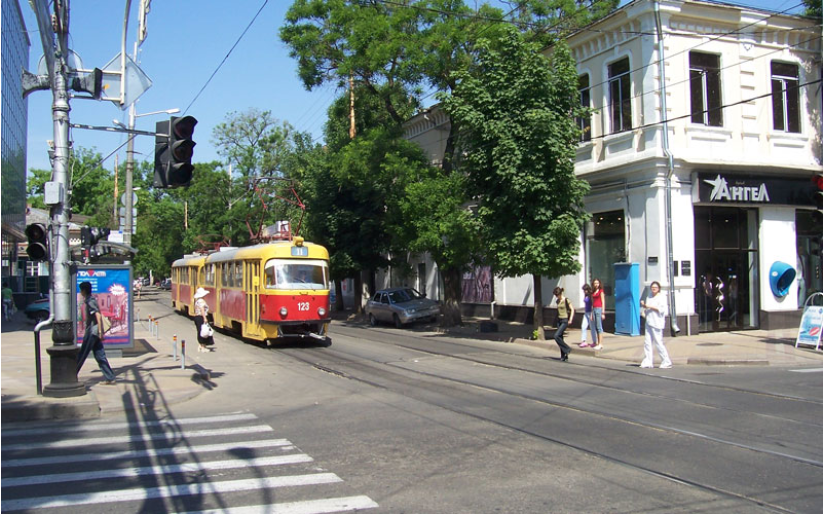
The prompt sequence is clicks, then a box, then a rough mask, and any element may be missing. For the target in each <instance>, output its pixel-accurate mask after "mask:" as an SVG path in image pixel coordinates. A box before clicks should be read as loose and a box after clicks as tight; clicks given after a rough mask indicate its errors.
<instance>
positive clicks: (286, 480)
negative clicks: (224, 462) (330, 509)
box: [0, 473, 343, 511]
mask: <svg viewBox="0 0 823 514" xmlns="http://www.w3.org/2000/svg"><path fill="white" fill-rule="evenodd" d="M342 481H343V480H342V479H341V478H340V477H338V476H337V475H335V474H334V473H316V474H311V475H293V476H283V477H263V478H252V479H248V480H229V481H224V482H202V483H196V484H182V485H173V486H162V487H149V488H140V489H120V490H114V491H103V492H99V493H85V494H69V495H60V496H43V497H40V498H26V499H21V500H2V501H0V510H4V511H9V510H23V509H44V508H54V507H72V506H76V505H90V504H99V503H114V502H126V501H145V500H152V499H158V498H169V497H175V496H187V495H200V496H202V495H204V494H209V493H212V494H218V493H231V492H237V491H252V490H255V489H263V488H267V487H271V488H274V487H295V486H303V485H317V484H331V483H336V482H342ZM113 510H114V511H116V510H118V509H117V507H114V508H113Z"/></svg>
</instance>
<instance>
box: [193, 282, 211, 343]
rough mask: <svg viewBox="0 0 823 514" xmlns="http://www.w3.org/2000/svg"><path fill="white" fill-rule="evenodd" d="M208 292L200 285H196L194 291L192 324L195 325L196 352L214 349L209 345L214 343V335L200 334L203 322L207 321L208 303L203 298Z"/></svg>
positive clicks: (206, 322)
mask: <svg viewBox="0 0 823 514" xmlns="http://www.w3.org/2000/svg"><path fill="white" fill-rule="evenodd" d="M208 294H209V292H208V291H206V290H205V289H203V288H202V287H198V288H197V291H196V292H195V293H194V300H195V302H194V325H195V326H196V327H197V342H198V343H199V346H198V347H197V351H198V352H211V351H214V349H213V348H211V346H213V345H214V336H213V335H211V336H209V337H203V336H202V330H203V324H208V323H209V304H208V303H206V300H205V298H206V295H208Z"/></svg>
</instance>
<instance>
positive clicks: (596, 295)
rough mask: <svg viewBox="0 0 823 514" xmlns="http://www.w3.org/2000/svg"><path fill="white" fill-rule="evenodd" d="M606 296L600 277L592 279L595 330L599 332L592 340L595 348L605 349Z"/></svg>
mask: <svg viewBox="0 0 823 514" xmlns="http://www.w3.org/2000/svg"><path fill="white" fill-rule="evenodd" d="M605 296H606V295H605V293H603V284H602V283H601V282H600V279H599V278H596V279H594V280H592V320H593V321H594V323H595V332H597V340H596V341H592V343H594V349H595V350H602V349H603V320H604V319H606V314H605V313H604V312H603V303H604V299H605Z"/></svg>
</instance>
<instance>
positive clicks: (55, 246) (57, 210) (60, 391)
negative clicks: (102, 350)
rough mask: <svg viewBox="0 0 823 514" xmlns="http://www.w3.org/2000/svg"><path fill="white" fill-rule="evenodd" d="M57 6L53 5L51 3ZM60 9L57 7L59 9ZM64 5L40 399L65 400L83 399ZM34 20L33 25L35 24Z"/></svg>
mask: <svg viewBox="0 0 823 514" xmlns="http://www.w3.org/2000/svg"><path fill="white" fill-rule="evenodd" d="M55 5H57V4H55ZM61 5H62V4H61ZM65 9H67V7H66V5H62V7H55V19H56V20H58V22H57V23H55V26H57V27H58V33H57V42H58V45H57V51H56V52H55V51H54V49H53V48H44V49H43V50H44V52H46V53H48V52H52V53H53V54H54V69H53V74H52V88H51V90H52V94H53V102H52V120H53V121H54V159H53V161H52V182H55V183H56V184H57V187H58V198H57V202H56V203H54V204H52V207H51V234H50V237H51V241H50V246H51V253H52V260H51V270H50V272H51V275H52V280H51V288H52V290H51V299H52V306H53V309H54V311H53V312H52V317H53V319H54V321H53V323H52V342H53V343H54V345H53V346H52V347H50V348H47V349H46V351H47V352H48V354H49V356H50V358H51V359H50V368H51V383H50V384H48V385H46V386H45V387H44V388H43V396H50V397H55V398H67V397H73V396H83V395H85V394H86V386H85V385H84V384H81V383H80V382H78V380H77V346H76V344H75V339H74V321H73V316H72V313H71V294H72V290H71V269H70V265H71V260H70V258H71V255H70V250H69V208H70V201H69V181H68V164H69V111H70V110H71V107H70V106H69V95H68V90H67V87H66V85H67V79H66V75H67V62H66V56H67V55H68V19H69V16H68V12H65V11H64V10H65ZM38 21H39V20H38Z"/></svg>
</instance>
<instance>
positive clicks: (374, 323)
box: [369, 313, 377, 327]
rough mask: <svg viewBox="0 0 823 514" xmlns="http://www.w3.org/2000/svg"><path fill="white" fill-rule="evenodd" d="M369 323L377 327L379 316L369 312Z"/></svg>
mask: <svg viewBox="0 0 823 514" xmlns="http://www.w3.org/2000/svg"><path fill="white" fill-rule="evenodd" d="M369 325H371V326H373V327H376V326H377V318H375V317H374V314H371V313H370V314H369Z"/></svg>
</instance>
